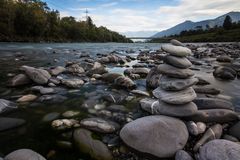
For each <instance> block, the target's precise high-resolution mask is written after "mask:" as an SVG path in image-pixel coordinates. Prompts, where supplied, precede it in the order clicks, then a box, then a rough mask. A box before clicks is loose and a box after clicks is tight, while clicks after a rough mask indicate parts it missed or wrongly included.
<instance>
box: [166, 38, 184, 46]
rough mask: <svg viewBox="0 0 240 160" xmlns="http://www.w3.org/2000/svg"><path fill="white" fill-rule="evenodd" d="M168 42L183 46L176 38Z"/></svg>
mask: <svg viewBox="0 0 240 160" xmlns="http://www.w3.org/2000/svg"><path fill="white" fill-rule="evenodd" d="M170 43H171V44H172V45H174V46H182V47H184V46H185V45H184V44H183V43H182V42H180V41H178V40H176V39H172V40H170Z"/></svg>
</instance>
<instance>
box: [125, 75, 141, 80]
mask: <svg viewBox="0 0 240 160" xmlns="http://www.w3.org/2000/svg"><path fill="white" fill-rule="evenodd" d="M128 77H130V78H131V79H140V78H141V76H140V75H139V74H130V75H128Z"/></svg>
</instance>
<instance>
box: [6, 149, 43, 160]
mask: <svg viewBox="0 0 240 160" xmlns="http://www.w3.org/2000/svg"><path fill="white" fill-rule="evenodd" d="M4 160H46V159H45V158H44V157H43V156H41V155H40V154H38V153H37V152H34V151H33V150H31V149H19V150H16V151H13V152H11V153H9V154H8V155H7V156H6V157H4Z"/></svg>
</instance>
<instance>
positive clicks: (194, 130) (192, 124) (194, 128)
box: [186, 121, 199, 136]
mask: <svg viewBox="0 0 240 160" xmlns="http://www.w3.org/2000/svg"><path fill="white" fill-rule="evenodd" d="M186 126H187V129H188V132H189V133H190V134H191V135H194V136H197V135H198V134H199V133H198V127H197V124H196V123H195V122H193V121H189V122H187V123H186Z"/></svg>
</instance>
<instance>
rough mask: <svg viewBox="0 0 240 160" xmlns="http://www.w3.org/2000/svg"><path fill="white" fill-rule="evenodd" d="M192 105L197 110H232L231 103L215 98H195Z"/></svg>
mask: <svg viewBox="0 0 240 160" xmlns="http://www.w3.org/2000/svg"><path fill="white" fill-rule="evenodd" d="M194 103H195V104H196V105H197V107H198V109H229V110H233V109H234V107H233V104H232V103H231V102H229V101H226V100H223V99H217V98H196V99H194Z"/></svg>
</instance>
